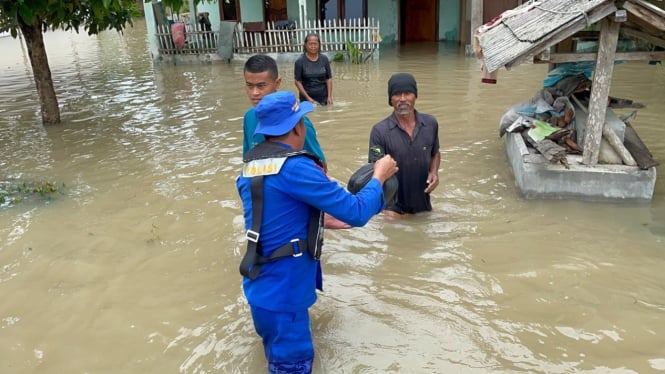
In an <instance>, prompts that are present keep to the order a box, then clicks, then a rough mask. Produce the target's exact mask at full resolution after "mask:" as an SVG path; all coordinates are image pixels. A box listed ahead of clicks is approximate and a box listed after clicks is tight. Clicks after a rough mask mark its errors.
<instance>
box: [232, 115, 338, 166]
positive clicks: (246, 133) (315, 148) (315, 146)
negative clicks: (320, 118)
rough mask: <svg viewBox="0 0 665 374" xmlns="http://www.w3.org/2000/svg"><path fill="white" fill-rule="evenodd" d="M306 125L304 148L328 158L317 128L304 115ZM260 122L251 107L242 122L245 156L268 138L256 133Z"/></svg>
mask: <svg viewBox="0 0 665 374" xmlns="http://www.w3.org/2000/svg"><path fill="white" fill-rule="evenodd" d="M304 119H305V127H307V133H305V145H303V149H304V150H306V151H307V152H309V153H311V154H313V155H316V156H317V157H318V158H319V159H320V160H321V161H325V160H326V156H325V155H324V154H323V150H321V145H320V144H319V141H318V140H317V138H316V130H315V129H314V125H313V124H312V121H310V120H309V118H307V117H304ZM258 123H259V119H258V118H256V113H254V108H253V107H252V108H250V109H249V110H248V111H247V112H245V118H244V119H243V122H242V131H243V140H242V156H243V157H245V154H247V151H249V150H250V149H252V148H253V147H254V146H255V145H257V144H259V143H261V142H262V141H264V140H266V138H265V137H264V136H263V135H261V134H256V135H254V130H256V125H257V124H258Z"/></svg>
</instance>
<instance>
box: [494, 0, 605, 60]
mask: <svg viewBox="0 0 665 374" xmlns="http://www.w3.org/2000/svg"><path fill="white" fill-rule="evenodd" d="M616 10H617V8H616V6H614V3H607V4H604V5H602V6H599V7H598V8H596V9H594V10H593V11H591V12H590V14H588V15H587V17H586V18H585V17H580V18H577V19H575V20H574V21H573V22H571V23H570V24H568V25H567V26H565V27H562V28H561V29H559V31H557V32H555V33H552V34H551V35H547V36H545V37H544V38H543V40H542V41H540V42H539V43H535V44H531V45H530V46H529V47H528V48H527V49H526V50H524V51H522V52H521V53H520V54H519V55H517V56H516V57H515V58H514V59H513V60H512V61H509V62H508V63H506V64H505V67H506V68H507V69H509V68H513V67H515V66H517V65H519V64H521V63H523V62H525V61H528V60H531V59H532V56H533V55H535V54H536V53H538V52H540V51H542V50H544V49H546V48H549V47H553V46H555V45H557V44H558V43H559V42H562V41H563V40H565V39H566V38H568V37H570V36H571V35H573V34H575V32H577V31H579V30H581V29H583V28H584V27H586V26H587V21H588V23H589V24H593V23H596V22H598V21H600V20H602V19H603V18H605V17H607V16H608V15H610V14H613V13H614V12H616ZM488 69H489V67H488Z"/></svg>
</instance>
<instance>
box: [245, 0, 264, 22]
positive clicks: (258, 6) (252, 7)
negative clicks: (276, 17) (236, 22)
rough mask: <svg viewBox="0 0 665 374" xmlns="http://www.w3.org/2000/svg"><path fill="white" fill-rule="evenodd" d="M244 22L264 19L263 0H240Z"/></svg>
mask: <svg viewBox="0 0 665 374" xmlns="http://www.w3.org/2000/svg"><path fill="white" fill-rule="evenodd" d="M240 17H241V18H242V22H259V21H263V0H242V1H241V2H240Z"/></svg>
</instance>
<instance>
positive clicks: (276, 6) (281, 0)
mask: <svg viewBox="0 0 665 374" xmlns="http://www.w3.org/2000/svg"><path fill="white" fill-rule="evenodd" d="M263 5H264V8H263V20H264V21H266V22H270V21H273V22H275V21H283V20H287V19H289V16H288V14H287V11H286V0H265V1H264V2H263Z"/></svg>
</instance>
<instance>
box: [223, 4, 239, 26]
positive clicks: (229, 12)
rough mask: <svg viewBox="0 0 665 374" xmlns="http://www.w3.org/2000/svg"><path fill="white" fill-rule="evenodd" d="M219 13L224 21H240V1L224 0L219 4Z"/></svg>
mask: <svg viewBox="0 0 665 374" xmlns="http://www.w3.org/2000/svg"><path fill="white" fill-rule="evenodd" d="M219 13H220V14H221V15H222V21H240V7H239V4H238V0H222V1H220V2H219Z"/></svg>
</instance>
